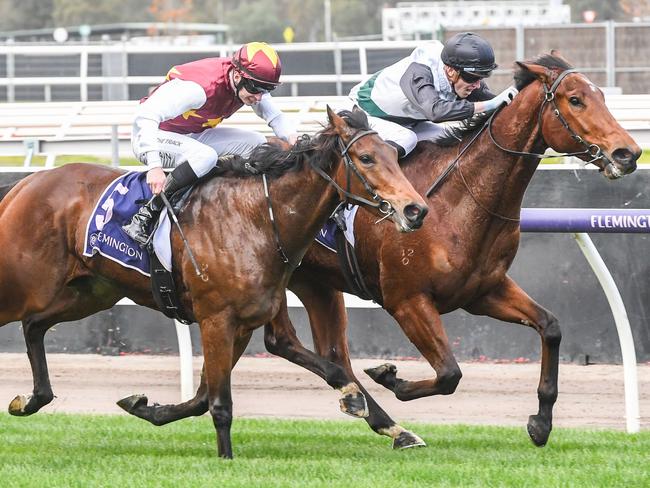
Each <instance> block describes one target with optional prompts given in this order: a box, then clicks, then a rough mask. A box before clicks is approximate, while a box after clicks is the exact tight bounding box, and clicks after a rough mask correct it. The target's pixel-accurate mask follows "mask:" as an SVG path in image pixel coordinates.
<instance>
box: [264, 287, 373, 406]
mask: <svg viewBox="0 0 650 488" xmlns="http://www.w3.org/2000/svg"><path fill="white" fill-rule="evenodd" d="M264 344H265V346H266V349H267V350H268V351H269V352H270V353H271V354H275V355H276V356H280V357H282V358H285V359H286V360H288V361H290V362H292V363H294V364H297V365H298V366H301V367H303V368H305V369H307V370H308V371H311V372H312V373H315V374H316V375H317V376H319V377H321V378H323V379H324V380H325V382H326V383H327V384H328V385H329V386H331V387H332V388H334V389H336V390H339V391H340V392H341V393H342V396H341V398H340V399H339V405H340V408H341V411H342V412H343V413H345V414H347V415H350V416H352V417H361V418H365V417H367V416H368V407H367V402H366V398H365V396H364V394H363V393H362V392H361V390H360V389H359V386H358V384H357V383H356V382H355V378H354V376H352V375H350V374H349V373H348V372H347V371H346V370H345V369H344V368H342V367H341V366H339V365H338V364H335V363H333V362H331V361H328V360H327V359H325V358H323V357H322V356H319V355H318V354H315V353H314V352H312V351H310V350H308V349H307V348H305V347H304V346H303V345H302V343H301V342H300V340H299V339H298V336H297V334H296V329H295V328H294V327H293V324H292V323H291V319H290V318H289V313H288V310H287V303H286V299H284V300H283V303H282V305H281V307H280V310H279V312H278V313H277V314H276V316H275V317H274V318H273V320H272V321H271V322H270V323H269V324H267V325H266V326H265V328H264Z"/></svg>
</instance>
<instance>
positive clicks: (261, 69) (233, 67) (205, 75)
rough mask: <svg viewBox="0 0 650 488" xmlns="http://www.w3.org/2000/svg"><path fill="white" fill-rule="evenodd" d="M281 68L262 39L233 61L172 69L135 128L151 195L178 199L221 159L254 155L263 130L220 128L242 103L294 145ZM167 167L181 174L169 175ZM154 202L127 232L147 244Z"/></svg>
mask: <svg viewBox="0 0 650 488" xmlns="http://www.w3.org/2000/svg"><path fill="white" fill-rule="evenodd" d="M281 71H282V68H281V64H280V58H279V56H278V54H277V53H276V52H275V50H274V49H273V48H272V47H271V46H269V45H268V44H266V43H263V42H251V43H248V44H245V45H243V46H242V47H241V48H240V49H239V50H238V51H237V52H236V53H235V54H234V55H233V56H232V57H231V58H206V59H201V60H198V61H193V62H190V63H186V64H181V65H178V66H174V67H173V68H172V69H170V70H169V72H168V73H167V78H166V80H165V81H164V82H163V83H162V84H160V85H159V86H158V87H156V88H155V89H154V91H153V92H152V93H151V95H149V96H148V97H146V98H143V99H142V101H141V103H140V105H139V106H138V109H137V111H136V114H135V120H134V123H133V132H132V137H131V143H132V146H133V152H134V153H135V156H136V157H137V158H138V160H139V161H140V162H142V163H144V164H146V165H147V166H148V167H149V171H148V173H147V183H148V184H149V186H150V187H151V190H152V192H153V193H154V194H155V195H158V194H159V193H160V192H161V191H165V193H166V194H171V193H173V192H174V191H176V190H178V189H179V188H182V187H184V186H187V185H189V184H191V183H193V182H194V181H195V180H196V179H197V178H199V177H201V176H203V175H205V174H207V173H208V172H209V171H210V170H211V169H212V168H214V166H215V165H216V164H217V160H218V158H219V155H224V154H236V155H240V156H248V154H250V152H251V150H252V149H253V148H254V147H255V146H257V145H259V144H262V143H264V142H265V138H264V136H263V135H262V134H260V133H258V132H255V131H252V130H247V129H240V128H234V127H222V126H219V123H220V122H221V121H223V120H224V119H226V118H228V117H230V116H231V115H232V114H233V113H235V112H236V111H237V110H239V109H240V108H241V107H242V106H243V105H249V106H251V107H252V108H253V111H254V112H255V113H256V114H257V115H258V116H259V117H261V118H262V119H264V120H265V121H266V122H267V124H268V125H269V127H271V129H273V132H274V133H275V135H276V136H278V137H279V138H281V139H284V140H286V141H288V142H290V143H294V142H295V140H296V138H297V134H296V131H295V125H294V123H293V122H292V121H291V120H290V119H289V118H288V117H287V116H286V115H285V114H283V113H282V112H281V111H280V110H279V109H278V108H277V106H276V105H275V104H274V103H273V99H272V97H271V95H270V92H271V91H272V90H273V89H274V88H276V87H277V86H278V85H279V84H280V73H281ZM163 167H164V168H175V169H174V170H173V171H172V173H171V174H169V175H168V176H165V173H164V172H163V170H162V168H163ZM154 203H155V202H154ZM154 203H152V204H151V205H149V207H147V206H145V207H143V209H142V212H138V214H136V215H135V216H134V220H133V222H132V223H131V224H129V225H126V226H124V227H123V229H124V231H125V232H126V233H127V234H128V235H129V236H130V237H132V238H133V239H134V240H136V241H137V242H139V243H141V244H144V243H145V242H146V240H147V239H148V236H147V235H146V232H145V228H146V227H147V225H148V224H149V222H150V220H151V218H150V217H149V214H151V215H153V213H154V211H155V210H157V207H156V206H155V205H154Z"/></svg>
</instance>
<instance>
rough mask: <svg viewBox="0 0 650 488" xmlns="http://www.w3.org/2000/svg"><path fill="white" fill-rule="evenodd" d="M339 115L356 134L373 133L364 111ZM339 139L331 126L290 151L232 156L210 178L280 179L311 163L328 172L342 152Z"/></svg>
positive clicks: (262, 148)
mask: <svg viewBox="0 0 650 488" xmlns="http://www.w3.org/2000/svg"><path fill="white" fill-rule="evenodd" d="M338 115H339V116H340V117H342V118H343V119H344V120H345V122H346V123H347V125H348V126H349V127H350V128H351V129H353V130H355V131H356V130H369V129H370V127H369V125H368V118H367V117H366V114H365V112H363V111H361V110H356V111H349V110H342V111H340V112H339V113H338ZM337 136H338V133H337V132H336V130H335V129H334V127H333V126H332V125H331V124H329V125H327V126H324V127H323V129H322V130H320V131H319V132H318V133H317V134H316V135H315V136H313V137H312V136H309V135H307V134H303V135H301V136H300V137H299V138H298V141H297V142H296V144H295V145H294V146H293V147H291V148H289V149H285V148H283V147H282V146H280V145H278V144H273V143H265V144H261V145H259V146H257V147H256V148H255V149H253V152H252V153H251V155H250V156H249V157H247V158H243V157H241V156H232V157H229V158H226V159H225V160H224V161H223V162H222V161H220V162H219V167H218V168H215V170H213V171H211V172H210V175H211V176H214V175H219V176H224V175H228V176H239V177H247V176H253V175H259V174H262V173H264V174H266V175H267V176H268V177H270V178H277V177H278V176H282V175H283V174H285V173H287V172H289V171H298V170H300V169H302V168H303V167H304V165H305V164H306V163H307V162H308V161H309V163H311V164H313V165H314V166H316V167H318V168H321V169H327V168H329V167H330V166H331V165H332V162H333V161H334V159H335V157H334V153H337V154H338V152H340V151H339V149H338V147H337V144H338V137H337Z"/></svg>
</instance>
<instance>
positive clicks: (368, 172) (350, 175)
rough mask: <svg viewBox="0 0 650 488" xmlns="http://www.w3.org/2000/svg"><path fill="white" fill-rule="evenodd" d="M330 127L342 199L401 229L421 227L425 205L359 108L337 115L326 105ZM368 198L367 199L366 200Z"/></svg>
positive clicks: (390, 151) (337, 181)
mask: <svg viewBox="0 0 650 488" xmlns="http://www.w3.org/2000/svg"><path fill="white" fill-rule="evenodd" d="M327 116H328V119H329V122H330V130H332V131H334V133H335V134H337V135H338V141H339V149H340V162H341V163H342V164H339V165H338V167H337V169H336V171H335V173H334V175H333V176H332V180H333V181H334V183H335V186H336V188H337V190H338V191H339V195H340V197H341V199H342V200H344V201H346V200H355V201H357V202H359V203H362V204H365V205H366V207H369V209H370V210H371V211H372V212H374V213H375V214H377V215H379V216H381V217H382V219H384V218H390V219H391V220H392V221H393V222H394V223H395V225H396V227H397V228H398V230H400V231H402V232H407V231H413V230H415V229H418V228H420V227H421V226H422V222H423V220H424V217H425V216H426V214H427V212H428V207H427V205H426V203H425V201H424V199H423V198H422V197H421V196H420V195H419V194H418V193H417V192H416V191H415V190H414V189H413V187H412V186H411V183H410V182H409V181H408V180H407V179H406V177H405V176H404V174H403V173H402V170H401V169H400V167H399V165H398V163H397V151H396V150H395V148H394V147H392V146H391V145H389V144H387V143H386V142H384V141H383V140H382V139H381V138H380V137H379V135H377V133H376V132H375V131H373V130H371V129H370V128H369V126H368V119H367V117H366V115H365V113H364V112H363V111H362V110H360V109H359V108H358V107H356V106H355V107H354V109H353V110H352V111H351V112H349V111H342V112H341V113H340V115H339V114H336V113H334V111H333V110H332V109H331V108H330V107H327ZM368 197H370V199H371V200H372V201H370V200H368Z"/></svg>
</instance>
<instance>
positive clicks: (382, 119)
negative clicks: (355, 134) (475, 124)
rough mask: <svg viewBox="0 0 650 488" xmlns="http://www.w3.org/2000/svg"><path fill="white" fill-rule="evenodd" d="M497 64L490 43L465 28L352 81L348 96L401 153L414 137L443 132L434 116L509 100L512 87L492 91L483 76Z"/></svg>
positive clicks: (458, 115) (445, 117)
mask: <svg viewBox="0 0 650 488" xmlns="http://www.w3.org/2000/svg"><path fill="white" fill-rule="evenodd" d="M496 67H497V65H496V64H495V63H494V51H493V50H492V46H490V44H489V43H488V42H487V41H486V40H485V39H483V38H482V37H479V36H478V35H476V34H473V33H471V32H465V33H461V34H456V35H455V36H453V37H451V38H450V39H449V40H448V41H447V42H446V43H445V44H444V46H443V44H442V43H441V42H439V41H431V42H427V43H425V44H423V45H422V46H420V47H417V48H416V49H415V50H414V51H413V52H412V53H411V55H410V56H408V57H406V58H404V59H402V60H400V61H398V62H396V63H395V64H392V65H391V66H388V67H387V68H384V69H382V70H381V71H379V72H377V73H375V74H374V75H372V76H371V77H370V78H368V79H367V80H365V81H363V82H361V83H359V84H358V85H356V86H354V87H353V88H352V90H351V91H350V95H349V96H350V98H351V99H352V100H353V101H354V102H355V103H356V104H357V105H359V107H361V108H362V109H363V110H364V111H365V112H366V113H367V114H368V115H369V117H368V120H369V122H370V126H371V127H372V128H373V129H374V130H376V131H377V132H378V133H379V135H380V136H381V137H382V138H383V139H384V140H385V141H386V142H388V143H389V144H391V145H393V146H394V147H395V148H396V149H397V154H398V156H399V157H400V158H403V157H404V156H406V155H407V154H408V153H409V152H411V151H412V150H413V148H414V147H415V145H416V144H417V142H418V141H421V140H432V141H435V140H436V138H437V137H439V136H440V135H441V134H442V131H443V128H442V127H441V126H440V125H438V122H445V121H450V120H463V119H467V118H469V117H471V116H472V115H473V114H475V113H481V112H491V111H494V110H496V109H497V108H498V107H499V106H500V105H501V104H503V103H505V104H509V103H510V102H511V101H512V99H513V97H514V96H515V95H516V94H517V90H516V89H515V88H514V87H508V88H506V89H505V90H504V91H503V92H501V93H500V94H499V95H497V96H496V97H495V96H494V94H493V93H491V92H490V91H489V89H488V87H487V85H486V84H485V81H484V78H487V77H488V76H490V74H491V73H492V70H494V69H495V68H496Z"/></svg>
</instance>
